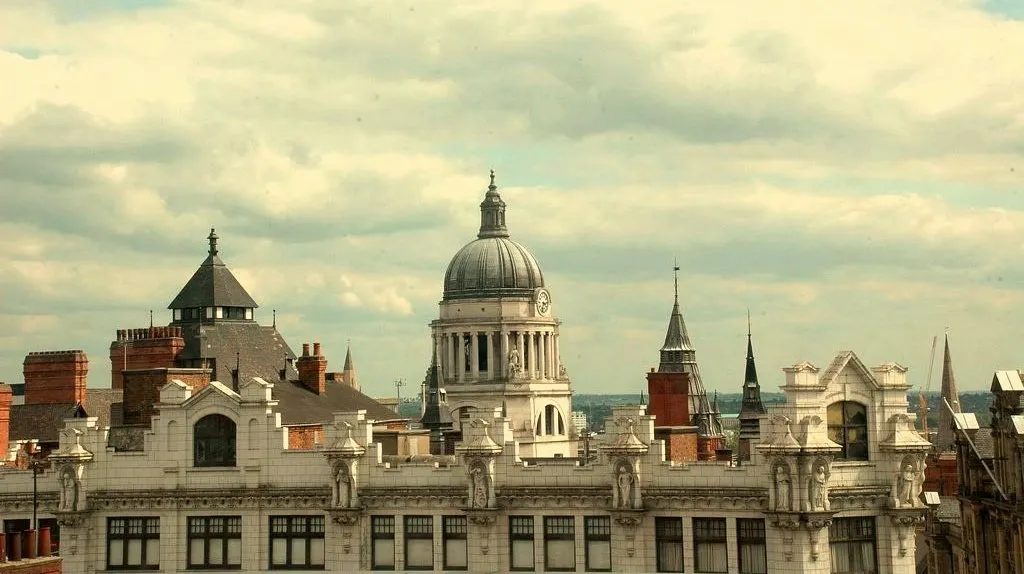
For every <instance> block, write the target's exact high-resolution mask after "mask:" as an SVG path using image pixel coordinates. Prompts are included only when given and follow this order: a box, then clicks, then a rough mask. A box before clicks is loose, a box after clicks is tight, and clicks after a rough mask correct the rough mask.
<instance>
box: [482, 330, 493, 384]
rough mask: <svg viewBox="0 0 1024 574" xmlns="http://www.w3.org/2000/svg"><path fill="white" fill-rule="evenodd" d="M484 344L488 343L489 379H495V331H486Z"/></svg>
mask: <svg viewBox="0 0 1024 574" xmlns="http://www.w3.org/2000/svg"><path fill="white" fill-rule="evenodd" d="M484 344H485V345H487V380H488V381H490V380H493V379H494V373H495V372H496V369H495V368H494V331H487V332H486V333H484Z"/></svg>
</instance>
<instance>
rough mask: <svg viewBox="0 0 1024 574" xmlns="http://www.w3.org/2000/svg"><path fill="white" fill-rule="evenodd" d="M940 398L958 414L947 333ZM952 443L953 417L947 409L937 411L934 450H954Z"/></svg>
mask: <svg viewBox="0 0 1024 574" xmlns="http://www.w3.org/2000/svg"><path fill="white" fill-rule="evenodd" d="M942 398H944V399H946V401H947V402H949V406H950V407H952V409H953V412H956V413H959V412H960V391H959V389H957V387H956V376H955V375H954V374H953V358H952V357H951V356H950V354H949V333H947V334H946V344H945V348H944V349H943V350H942ZM954 443H955V440H954V436H953V415H952V414H951V413H950V412H949V410H948V409H939V432H938V436H937V437H936V439H935V450H937V451H938V452H946V451H950V450H954V448H955V446H954Z"/></svg>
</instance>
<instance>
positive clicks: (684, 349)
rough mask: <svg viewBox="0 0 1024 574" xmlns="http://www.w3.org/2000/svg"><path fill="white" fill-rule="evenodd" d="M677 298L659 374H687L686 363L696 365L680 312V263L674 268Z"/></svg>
mask: <svg viewBox="0 0 1024 574" xmlns="http://www.w3.org/2000/svg"><path fill="white" fill-rule="evenodd" d="M672 274H673V283H674V286H675V297H674V299H673V302H672V314H671V315H669V319H668V330H667V331H666V332H665V344H664V345H662V346H661V363H660V364H659V365H658V372H659V373H681V372H685V371H686V369H685V368H684V363H695V362H696V357H695V353H694V349H693V344H692V343H691V342H690V334H689V333H687V332H686V323H685V322H684V321H683V314H682V313H681V312H680V311H679V262H678V261H676V262H675V263H674V264H673V266H672Z"/></svg>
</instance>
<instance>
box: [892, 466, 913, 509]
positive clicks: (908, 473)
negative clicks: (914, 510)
mask: <svg viewBox="0 0 1024 574" xmlns="http://www.w3.org/2000/svg"><path fill="white" fill-rule="evenodd" d="M916 485H917V471H916V470H914V465H913V464H911V463H909V462H906V463H904V464H903V469H902V470H901V471H900V474H899V476H898V477H897V478H896V506H914V499H915V496H914V495H915V494H916V493H915V492H914V490H915V488H914V487H915V486H916Z"/></svg>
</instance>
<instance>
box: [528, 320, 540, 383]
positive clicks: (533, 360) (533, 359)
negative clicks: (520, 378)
mask: <svg viewBox="0 0 1024 574" xmlns="http://www.w3.org/2000/svg"><path fill="white" fill-rule="evenodd" d="M535 336H536V333H534V332H533V331H527V332H526V346H527V347H529V348H530V353H529V355H530V362H529V364H528V365H527V366H526V378H527V379H534V378H536V377H537V374H536V370H537V341H536V339H535Z"/></svg>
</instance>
